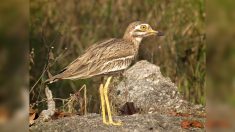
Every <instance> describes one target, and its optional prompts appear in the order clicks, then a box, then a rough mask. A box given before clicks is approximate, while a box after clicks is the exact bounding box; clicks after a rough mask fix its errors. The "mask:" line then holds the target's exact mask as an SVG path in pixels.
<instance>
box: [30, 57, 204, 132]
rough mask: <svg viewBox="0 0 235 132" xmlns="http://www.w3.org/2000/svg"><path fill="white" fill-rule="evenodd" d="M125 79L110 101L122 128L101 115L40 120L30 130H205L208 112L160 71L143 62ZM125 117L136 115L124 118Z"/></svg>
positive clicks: (116, 86)
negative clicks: (178, 89) (105, 122)
mask: <svg viewBox="0 0 235 132" xmlns="http://www.w3.org/2000/svg"><path fill="white" fill-rule="evenodd" d="M123 75H124V78H123V79H122V80H121V81H117V83H115V79H114V80H113V86H112V88H111V93H110V99H111V100H112V103H113V105H114V106H116V107H117V109H118V110H119V111H121V113H122V114H121V115H123V116H115V117H114V120H116V121H117V120H120V121H122V122H123V125H122V126H107V125H104V124H103V123H102V118H101V115H99V114H88V115H85V116H78V115H74V116H71V117H63V118H59V119H56V120H49V121H48V122H42V121H40V120H39V119H38V120H36V121H35V123H34V124H33V125H32V126H31V127H30V131H33V132H39V131H43V132H44V131H45V132H55V131H56V132H64V131H66V132H67V131H68V132H70V131H85V132H88V131H89V132H90V131H94V132H99V131H102V132H109V131H112V132H116V131H117V132H133V131H134V132H142V131H156V132H157V131H167V132H168V131H170V132H174V131H175V132H179V131H205V129H204V124H205V109H204V107H203V106H200V105H193V104H190V103H189V102H187V101H185V100H183V99H182V97H181V95H180V93H179V92H178V91H177V87H176V86H175V84H174V83H172V82H171V80H170V79H169V78H166V77H164V76H163V75H162V74H161V71H160V68H159V67H158V66H156V65H153V64H151V63H149V62H147V61H139V62H137V63H136V64H135V65H134V66H132V67H131V68H129V69H128V70H127V71H125V72H124V74H123ZM125 114H133V115H128V116H124V115H125Z"/></svg>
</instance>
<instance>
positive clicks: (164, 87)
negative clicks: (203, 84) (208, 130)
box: [110, 60, 201, 113]
mask: <svg viewBox="0 0 235 132" xmlns="http://www.w3.org/2000/svg"><path fill="white" fill-rule="evenodd" d="M123 76H124V79H122V81H121V82H119V83H118V84H117V85H116V86H114V88H112V90H111V94H110V96H111V97H110V98H111V99H112V103H113V104H114V105H115V106H117V107H118V109H123V107H125V105H126V103H129V104H130V102H131V104H134V107H135V108H136V109H138V110H140V112H142V113H152V112H155V113H156V112H159V113H165V112H169V111H177V112H189V110H190V109H191V108H192V107H191V105H190V103H188V102H187V101H185V100H183V99H182V97H181V95H180V93H179V92H178V89H177V87H176V85H175V84H174V83H173V82H172V81H171V80H170V78H168V77H164V76H163V75H162V73H161V71H160V68H159V67H158V66H156V65H154V64H151V63H150V62H148V61H144V60H143V61H139V62H137V63H136V64H135V65H133V66H132V67H130V68H129V69H128V70H126V71H125V72H124V74H123ZM193 107H194V108H196V109H198V108H201V106H193ZM197 107H198V108H197Z"/></svg>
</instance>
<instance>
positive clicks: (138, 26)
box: [135, 24, 149, 30]
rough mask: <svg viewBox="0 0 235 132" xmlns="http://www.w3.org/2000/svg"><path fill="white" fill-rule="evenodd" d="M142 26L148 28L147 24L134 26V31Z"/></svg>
mask: <svg viewBox="0 0 235 132" xmlns="http://www.w3.org/2000/svg"><path fill="white" fill-rule="evenodd" d="M143 25H144V26H146V27H149V25H148V24H140V25H137V26H135V30H138V29H140V27H141V26H143Z"/></svg>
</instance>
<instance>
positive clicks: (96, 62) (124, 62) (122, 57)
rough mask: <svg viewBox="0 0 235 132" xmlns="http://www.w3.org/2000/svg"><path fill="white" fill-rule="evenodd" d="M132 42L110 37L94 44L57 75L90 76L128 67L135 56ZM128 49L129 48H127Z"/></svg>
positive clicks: (62, 76)
mask: <svg viewBox="0 0 235 132" xmlns="http://www.w3.org/2000/svg"><path fill="white" fill-rule="evenodd" d="M128 43H131V42H128V41H125V40H123V39H108V40H105V41H102V42H99V43H96V44H94V45H93V46H91V47H90V48H88V49H87V50H86V51H85V53H84V54H83V55H82V56H80V57H79V58H77V59H76V60H74V61H73V62H72V63H70V64H69V65H68V66H67V67H66V69H65V70H64V71H63V72H62V73H60V74H59V75H57V77H58V78H61V79H77V78H89V77H92V76H95V75H100V74H106V73H109V72H114V71H119V70H123V69H125V68H127V67H128V66H129V65H130V64H131V62H132V60H133V59H134V57H135V53H136V52H135V50H134V45H133V44H128ZM127 49H128V50H127Z"/></svg>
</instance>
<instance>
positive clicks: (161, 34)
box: [148, 29, 164, 36]
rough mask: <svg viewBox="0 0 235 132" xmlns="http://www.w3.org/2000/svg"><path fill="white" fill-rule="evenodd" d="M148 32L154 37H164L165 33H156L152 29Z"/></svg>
mask: <svg viewBox="0 0 235 132" xmlns="http://www.w3.org/2000/svg"><path fill="white" fill-rule="evenodd" d="M148 32H149V33H150V34H153V35H157V36H164V33H163V32H161V31H155V30H153V29H150V30H149V31H148Z"/></svg>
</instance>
